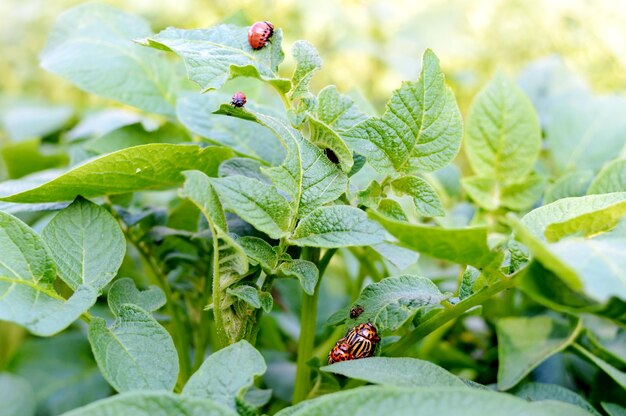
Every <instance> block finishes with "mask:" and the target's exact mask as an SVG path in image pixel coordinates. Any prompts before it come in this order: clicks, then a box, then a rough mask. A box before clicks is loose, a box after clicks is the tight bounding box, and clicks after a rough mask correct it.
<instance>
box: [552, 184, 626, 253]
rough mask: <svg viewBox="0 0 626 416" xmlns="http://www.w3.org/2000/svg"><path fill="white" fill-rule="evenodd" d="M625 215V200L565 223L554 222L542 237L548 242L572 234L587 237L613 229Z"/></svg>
mask: <svg viewBox="0 0 626 416" xmlns="http://www.w3.org/2000/svg"><path fill="white" fill-rule="evenodd" d="M625 196H626V194H625ZM625 215H626V200H623V201H621V202H617V203H615V204H612V205H608V206H606V207H604V208H600V209H598V210H595V211H591V212H587V213H585V214H582V215H579V216H577V217H574V218H570V219H568V220H565V221H561V222H554V223H552V224H550V225H548V226H547V227H546V230H545V232H544V235H545V237H546V239H547V240H548V241H550V242H554V241H558V240H560V239H562V238H563V237H566V236H569V235H572V234H576V235H582V236H585V237H587V236H590V235H595V234H598V233H602V232H605V231H609V230H611V229H613V228H615V226H617V224H618V222H619V221H620V219H621V218H622V217H624V216H625Z"/></svg>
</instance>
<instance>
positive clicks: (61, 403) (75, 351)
mask: <svg viewBox="0 0 626 416" xmlns="http://www.w3.org/2000/svg"><path fill="white" fill-rule="evenodd" d="M68 357H69V358H71V359H68ZM9 371H11V372H12V373H14V374H17V375H19V376H20V377H23V378H24V379H26V380H27V381H28V383H29V384H30V385H31V386H32V388H33V392H34V393H35V397H34V399H35V403H36V405H37V414H40V415H58V414H61V413H64V412H67V411H69V410H72V409H74V408H76V407H79V406H84V405H86V404H88V403H90V402H92V401H94V400H99V399H102V398H104V397H107V396H109V395H110V394H111V387H110V386H109V384H108V383H107V382H106V380H105V379H104V378H103V377H102V375H101V374H100V371H98V366H97V365H96V362H95V361H94V359H93V355H92V353H91V348H90V347H89V342H88V341H87V336H86V335H85V334H83V333H80V332H77V331H66V332H64V333H62V334H59V335H57V336H54V337H51V338H31V339H29V340H27V341H26V342H25V343H24V344H22V345H21V346H20V348H19V349H18V351H17V353H16V355H15V356H14V357H13V358H12V359H11V362H10V365H9Z"/></svg>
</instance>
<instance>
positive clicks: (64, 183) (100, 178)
mask: <svg viewBox="0 0 626 416" xmlns="http://www.w3.org/2000/svg"><path fill="white" fill-rule="evenodd" d="M232 155H233V153H232V151H231V150H229V149H226V148H218V147H207V148H204V149H202V148H200V147H199V146H195V145H184V144H147V145H143V146H136V147H130V148H128V149H124V150H120V151H118V152H115V153H110V154H108V155H104V156H100V157H97V158H95V159H92V160H90V161H88V162H86V163H84V164H82V165H80V166H77V167H74V168H73V169H71V170H69V171H67V172H65V173H64V174H62V175H60V176H58V177H56V178H55V179H52V180H50V181H48V182H46V183H44V184H42V185H39V186H35V187H34V188H31V189H29V190H25V191H21V192H17V193H15V194H13V195H9V196H4V197H3V198H0V200H3V201H9V202H56V201H71V200H73V199H74V198H75V197H76V196H78V195H82V196H83V197H85V198H90V197H95V196H100V195H105V194H106V195H115V194H124V193H129V192H136V191H140V190H145V189H162V188H167V187H172V186H176V185H178V184H180V183H181V182H182V181H183V176H182V175H181V172H182V171H185V170H191V169H197V170H200V171H202V172H204V173H206V174H207V175H209V176H216V175H217V168H218V166H219V164H220V163H221V162H223V161H224V160H226V159H228V158H230V157H232Z"/></svg>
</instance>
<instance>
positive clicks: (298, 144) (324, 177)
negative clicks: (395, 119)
mask: <svg viewBox="0 0 626 416" xmlns="http://www.w3.org/2000/svg"><path fill="white" fill-rule="evenodd" d="M216 113H217V114H226V115H231V116H234V117H239V118H242V119H245V120H251V121H256V122H257V123H259V124H261V125H263V126H265V127H267V128H268V129H270V130H271V131H272V132H273V133H274V134H275V135H276V137H278V139H279V140H280V141H281V142H282V143H283V146H285V148H286V149H287V156H286V157H285V160H284V161H283V163H282V164H281V165H280V166H277V167H272V168H268V169H264V170H263V172H264V173H265V174H267V175H268V176H269V177H270V178H271V179H272V181H273V182H274V184H275V185H276V186H277V187H278V188H279V189H281V190H282V191H284V192H285V193H286V194H287V195H289V197H290V198H291V205H292V207H293V212H295V213H297V215H298V217H300V216H302V215H306V214H307V213H309V212H311V211H312V210H314V209H315V208H317V207H319V206H321V205H324V204H326V203H328V202H333V201H335V200H336V199H337V198H339V197H340V196H341V195H342V194H343V193H345V192H346V191H347V185H348V177H347V176H346V175H345V174H344V173H343V172H342V171H341V170H340V169H339V168H338V167H337V166H335V164H334V163H332V162H331V161H330V160H328V158H327V157H326V156H325V155H324V154H323V153H322V151H321V150H320V149H319V148H318V147H317V146H315V145H314V144H313V143H311V142H309V141H308V140H306V139H304V137H302V134H301V133H300V132H299V131H298V130H296V129H294V128H293V127H291V126H289V125H287V124H285V122H284V121H283V120H280V119H277V118H274V117H270V116H266V115H261V114H253V113H251V112H250V111H247V110H244V109H240V108H235V107H233V106H231V105H222V106H221V107H220V109H219V110H218V111H217V112H216Z"/></svg>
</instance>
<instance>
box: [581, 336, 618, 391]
mask: <svg viewBox="0 0 626 416" xmlns="http://www.w3.org/2000/svg"><path fill="white" fill-rule="evenodd" d="M573 346H574V350H576V351H577V352H579V353H580V354H581V355H582V356H583V357H585V358H587V359H588V360H589V361H591V362H592V363H594V364H595V365H597V366H598V367H600V369H601V370H602V371H604V372H605V373H606V374H607V375H608V376H609V377H611V378H612V379H613V380H615V382H616V383H617V384H619V385H620V386H622V387H623V388H625V389H626V373H625V372H623V371H620V370H618V369H617V368H615V367H613V366H612V365H611V364H609V363H607V362H606V361H604V360H603V359H601V358H599V357H596V356H595V355H593V354H592V353H591V352H589V351H587V350H586V349H584V348H583V347H581V346H580V345H578V344H574V345H573Z"/></svg>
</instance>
